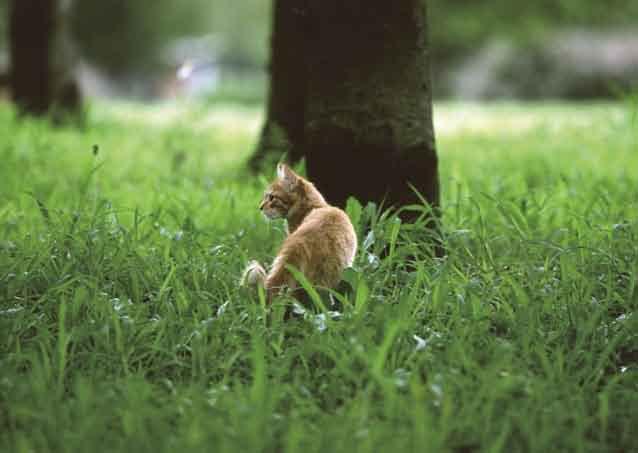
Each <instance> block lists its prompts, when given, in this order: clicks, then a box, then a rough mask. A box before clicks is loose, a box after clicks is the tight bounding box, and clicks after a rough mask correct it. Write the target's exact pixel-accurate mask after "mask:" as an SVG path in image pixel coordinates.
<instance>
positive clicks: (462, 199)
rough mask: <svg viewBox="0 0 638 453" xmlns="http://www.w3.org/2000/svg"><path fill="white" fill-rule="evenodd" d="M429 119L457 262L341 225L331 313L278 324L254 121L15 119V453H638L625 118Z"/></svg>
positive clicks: (5, 238) (631, 145)
mask: <svg viewBox="0 0 638 453" xmlns="http://www.w3.org/2000/svg"><path fill="white" fill-rule="evenodd" d="M435 110H436V112H437V121H436V122H437V138H438V145H439V151H440V158H441V168H440V170H441V180H442V185H443V206H444V225H445V232H446V239H445V240H446V248H447V252H448V255H447V257H446V258H445V259H441V260H432V259H430V258H427V257H425V256H424V255H423V254H421V253H420V252H419V251H420V250H421V249H422V244H420V243H419V240H418V238H419V236H420V234H419V231H415V230H414V229H409V228H407V227H404V226H399V225H398V224H397V222H396V221H395V220H394V219H393V218H392V217H389V216H386V215H380V214H379V213H378V212H377V210H376V209H375V208H374V206H369V207H363V209H357V206H356V205H355V204H352V205H351V208H350V213H351V215H352V216H353V217H354V218H355V220H356V224H357V225H356V226H357V228H358V229H359V231H360V232H361V236H362V237H361V238H360V244H361V247H360V253H359V255H358V257H357V260H356V265H355V267H354V270H353V271H352V272H350V273H349V274H348V279H349V281H350V282H351V283H352V286H353V287H354V288H355V289H354V290H353V291H352V292H351V293H349V294H346V295H345V297H346V298H347V301H346V303H345V305H344V307H343V308H342V309H341V316H340V317H338V318H335V319H333V317H332V316H330V315H329V314H328V315H327V316H326V315H320V316H319V317H318V316H317V315H315V314H312V313H308V314H307V315H306V317H305V318H304V319H295V320H292V321H287V322H284V321H283V320H282V310H283V308H282V306H281V304H279V303H278V304H276V305H275V307H274V308H273V310H272V313H270V314H268V315H267V314H266V312H265V310H264V308H263V307H262V306H261V305H260V303H259V298H258V297H257V296H255V295H254V294H251V293H250V292H247V291H245V290H243V289H240V288H238V279H239V276H240V273H241V270H242V268H243V266H244V265H245V263H246V262H247V260H248V259H251V258H257V259H260V260H263V261H269V260H270V259H272V257H273V255H274V253H275V252H276V249H277V246H278V244H279V243H280V242H281V239H282V237H283V225H282V224H281V223H272V224H269V223H267V222H265V221H264V220H263V218H262V217H261V215H260V214H259V212H258V210H257V205H258V202H259V198H260V196H261V193H262V190H263V188H264V186H265V184H266V182H267V181H268V180H269V179H270V177H271V175H264V176H263V177H260V178H256V177H253V176H250V175H249V174H248V173H246V172H245V171H244V170H243V168H242V163H243V161H244V160H245V159H246V158H247V156H248V154H249V152H250V148H251V145H252V143H253V142H254V137H255V134H256V132H257V128H258V125H259V113H258V109H255V108H238V107H232V106H226V107H216V108H211V109H193V110H189V109H186V108H184V107H182V108H178V107H175V106H160V107H154V108H150V107H139V106H135V105H102V106H100V105H98V106H95V107H94V108H93V109H92V111H91V114H90V120H89V125H88V126H87V128H86V129H85V130H76V129H65V128H62V129H52V128H50V127H49V126H48V125H46V124H45V123H42V122H37V121H25V122H20V121H17V120H16V119H15V118H14V117H13V114H12V112H11V111H10V109H9V108H8V107H7V106H0V136H1V137H3V139H2V141H1V142H0V159H1V160H0V162H1V163H2V164H1V166H0V351H1V352H0V450H2V451H7V452H31V451H38V452H43V451H64V452H73V451H82V452H83V451H135V452H138V451H139V452H144V451H152V452H159V451H167V452H174V451H180V450H181V451H188V452H195V451H215V452H223V451H229V452H237V451H272V452H279V451H303V452H304V453H310V452H315V451H316V452H329V451H361V452H365V451H397V452H399V451H433V452H439V451H454V452H470V451H489V452H498V451H504V452H509V451H536V452H547V451H619V452H620V451H632V450H634V451H635V450H636V449H638V440H637V438H636V434H635V430H636V427H638V312H637V309H638V287H637V286H638V285H637V274H638V222H637V219H638V123H637V120H636V108H635V106H632V105H631V104H630V103H626V104H621V103H618V104H605V105H584V104H574V105H565V104H556V105H519V104H511V105H506V104H499V105H492V106H477V105H463V104H453V105H452V104H448V105H440V106H436V107H435ZM94 145H97V146H98V148H97V152H94ZM353 171H356V169H353ZM366 225H367V226H370V228H371V231H372V233H366V232H365V231H364V230H365V226H366ZM383 249H385V250H390V251H391V252H390V254H389V255H388V256H386V257H385V258H380V257H379V255H381V253H380V252H381V250H383ZM410 256H412V257H415V256H416V257H421V256H422V258H419V260H418V261H417V262H416V263H412V265H411V266H408V265H407V264H409V263H407V261H406V259H407V257H410ZM322 317H323V318H324V319H323V321H322Z"/></svg>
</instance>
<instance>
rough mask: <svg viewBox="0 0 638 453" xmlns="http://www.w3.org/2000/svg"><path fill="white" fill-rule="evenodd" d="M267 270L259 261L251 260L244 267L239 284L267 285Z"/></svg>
mask: <svg viewBox="0 0 638 453" xmlns="http://www.w3.org/2000/svg"><path fill="white" fill-rule="evenodd" d="M265 282H266V271H265V270H264V268H263V267H262V265H261V264H259V263H258V262H257V261H254V260H253V261H251V262H249V263H248V266H246V269H244V272H243V274H242V276H241V281H240V282H239V284H240V285H241V286H265Z"/></svg>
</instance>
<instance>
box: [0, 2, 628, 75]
mask: <svg viewBox="0 0 638 453" xmlns="http://www.w3.org/2000/svg"><path fill="white" fill-rule="evenodd" d="M428 1H429V7H430V29H431V35H432V48H433V54H434V57H435V61H437V62H439V64H442V65H445V64H446V62H447V61H449V60H450V59H454V58H456V57H458V56H460V55H464V54H467V53H469V52H472V51H475V50H476V49H477V48H478V47H480V46H481V45H482V44H483V43H484V42H486V41H487V40H489V39H491V38H508V39H513V40H516V41H519V42H523V43H525V42H530V41H538V40H542V39H543V38H544V37H545V36H547V35H548V34H549V33H551V32H552V31H554V30H556V29H559V28H577V27H582V28H614V27H628V26H635V25H636V24H638V1H636V0H608V1H606V2H601V1H599V0H536V1H534V2H522V3H521V2H510V1H509V0H428ZM271 3H272V0H241V1H236V0H182V1H179V2H176V1H173V0H136V1H130V0H75V1H74V7H73V14H72V26H73V29H74V34H75V36H76V41H77V43H78V48H79V49H80V51H81V53H82V55H83V56H84V57H85V58H86V59H87V60H89V61H91V62H92V63H94V64H96V65H97V66H99V67H101V68H103V69H105V70H107V71H109V72H110V73H112V74H122V73H127V72H131V71H146V70H149V69H152V68H154V67H156V66H157V65H158V64H160V63H161V58H160V56H161V54H162V50H163V49H165V48H166V46H167V45H168V44H169V43H170V42H171V41H173V40H174V39H175V38H177V37H180V36H201V35H204V34H211V35H214V36H215V39H216V40H217V42H218V43H219V45H218V49H216V51H217V55H211V58H213V57H216V58H218V59H222V60H223V61H224V62H227V63H232V64H234V65H241V66H248V67H258V66H263V65H264V63H265V62H266V61H267V58H268V45H269V34H270V9H271ZM7 4H8V0H0V15H1V16H2V18H1V19H0V50H1V49H3V48H6V18H7V12H6V10H7V8H6V5H7Z"/></svg>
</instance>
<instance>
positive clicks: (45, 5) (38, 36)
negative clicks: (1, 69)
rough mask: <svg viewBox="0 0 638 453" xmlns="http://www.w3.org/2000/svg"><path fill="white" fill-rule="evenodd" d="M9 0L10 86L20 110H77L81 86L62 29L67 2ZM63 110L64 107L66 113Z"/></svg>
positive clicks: (58, 115) (46, 111) (68, 3)
mask: <svg viewBox="0 0 638 453" xmlns="http://www.w3.org/2000/svg"><path fill="white" fill-rule="evenodd" d="M62 3H64V6H66V7H63V6H62V5H61V4H60V2H59V1H58V0H11V3H10V5H9V8H10V12H9V18H10V20H9V22H10V23H9V39H10V53H11V69H10V71H11V73H10V90H11V95H12V98H13V100H14V102H15V103H16V105H17V106H18V109H19V111H20V112H21V113H27V114H33V115H44V114H47V113H51V112H53V113H54V114H55V115H56V117H58V118H59V117H60V115H61V114H63V112H71V113H78V112H79V110H80V101H81V96H80V91H79V89H78V85H77V83H76V81H75V79H74V77H73V57H72V49H71V45H70V41H69V37H68V34H67V30H65V13H66V10H67V9H68V7H69V5H70V2H69V1H64V0H62ZM65 114H66V113H65Z"/></svg>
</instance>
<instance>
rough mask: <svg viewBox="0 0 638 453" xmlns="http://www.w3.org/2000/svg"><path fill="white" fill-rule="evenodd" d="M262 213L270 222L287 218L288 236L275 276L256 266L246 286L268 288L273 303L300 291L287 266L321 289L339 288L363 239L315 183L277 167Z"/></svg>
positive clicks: (249, 271)
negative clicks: (288, 292)
mask: <svg viewBox="0 0 638 453" xmlns="http://www.w3.org/2000/svg"><path fill="white" fill-rule="evenodd" d="M259 209H260V210H261V211H262V212H263V213H264V215H265V216H266V217H267V218H269V219H278V218H285V219H286V220H287V223H288V236H287V237H286V239H285V240H284V242H283V244H282V246H281V248H280V249H279V252H278V253H277V257H276V258H275V260H274V261H273V264H272V267H271V269H270V271H269V272H266V271H265V269H264V268H263V267H262V266H261V265H260V264H259V263H258V262H257V261H251V262H250V263H249V264H248V267H247V268H246V270H245V271H244V274H243V277H242V283H243V284H247V285H263V287H264V288H265V289H266V295H267V300H268V301H269V302H270V301H272V298H273V296H275V295H276V294H279V293H281V292H282V291H284V290H285V289H286V288H288V289H290V290H292V291H294V290H295V289H297V288H298V283H297V282H296V281H295V279H294V278H293V276H292V275H291V273H290V272H289V271H288V270H287V269H286V266H287V265H292V266H294V267H295V268H297V269H298V270H300V271H301V272H302V273H303V274H304V275H305V276H306V278H307V279H308V280H309V281H310V282H311V283H312V284H313V285H315V286H319V287H325V288H334V287H335V286H336V285H337V284H338V283H339V281H340V280H341V274H342V272H343V270H344V269H345V268H347V267H349V266H351V265H352V262H353V260H354V256H355V253H356V251H357V235H356V233H355V231H354V228H353V226H352V223H351V222H350V218H349V217H348V215H347V214H346V213H345V212H343V211H342V210H341V209H339V208H336V207H334V206H330V205H329V204H328V203H326V201H325V200H324V198H323V196H322V195H321V193H319V191H318V190H317V189H316V188H315V186H314V185H313V184H312V183H311V182H309V181H307V180H305V179H304V178H302V177H301V176H299V175H297V174H296V173H295V172H293V171H292V170H291V169H290V168H289V167H288V166H287V165H285V164H279V165H278V166H277V179H276V180H275V181H274V182H273V183H272V184H271V185H270V186H269V187H268V189H267V190H266V192H265V194H264V198H263V200H262V202H261V204H260V205H259Z"/></svg>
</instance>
